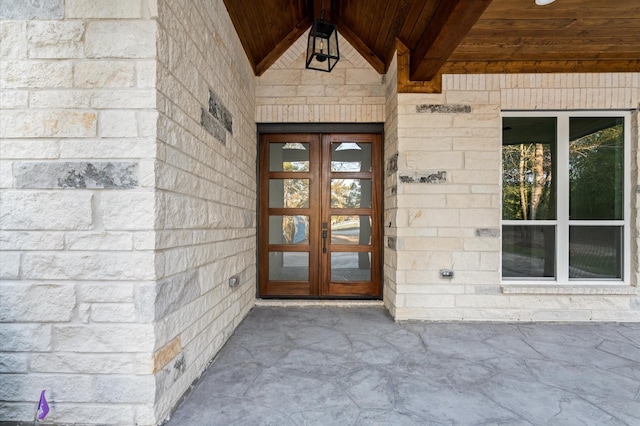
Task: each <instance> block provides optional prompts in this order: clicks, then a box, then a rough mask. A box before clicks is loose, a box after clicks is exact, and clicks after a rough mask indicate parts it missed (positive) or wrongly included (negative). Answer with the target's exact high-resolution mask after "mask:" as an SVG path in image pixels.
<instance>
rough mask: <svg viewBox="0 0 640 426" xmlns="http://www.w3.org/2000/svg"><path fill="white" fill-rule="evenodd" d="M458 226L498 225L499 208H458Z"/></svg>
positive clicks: (481, 226)
mask: <svg viewBox="0 0 640 426" xmlns="http://www.w3.org/2000/svg"><path fill="white" fill-rule="evenodd" d="M460 226H463V227H470V228H487V227H499V226H500V209H497V208H496V209H486V208H485V209H483V208H469V209H462V210H460Z"/></svg>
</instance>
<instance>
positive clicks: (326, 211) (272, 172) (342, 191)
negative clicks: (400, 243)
mask: <svg viewBox="0 0 640 426" xmlns="http://www.w3.org/2000/svg"><path fill="white" fill-rule="evenodd" d="M381 157H382V147H381V137H380V135H379V134H370V133H365V134H318V133H305V134H300V133H297V134H265V135H261V137H260V178H259V179H260V180H259V187H260V195H259V199H260V201H259V213H258V232H259V235H258V267H259V271H258V277H259V278H258V280H259V295H260V296H261V297H314V298H341V297H358V298H378V297H380V294H381V292H380V288H381V285H380V279H381V239H382V219H381V214H382V208H381V207H382V191H381V188H382V184H381V176H380V174H381Z"/></svg>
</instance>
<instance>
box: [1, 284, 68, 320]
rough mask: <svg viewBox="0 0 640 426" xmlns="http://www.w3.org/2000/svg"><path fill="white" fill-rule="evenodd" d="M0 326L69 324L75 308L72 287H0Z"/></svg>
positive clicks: (29, 285)
mask: <svg viewBox="0 0 640 426" xmlns="http://www.w3.org/2000/svg"><path fill="white" fill-rule="evenodd" d="M3 287H4V288H3V290H2V297H1V298H0V321H2V322H9V321H12V322H64V321H70V320H71V318H72V316H73V309H74V307H75V306H76V295H75V288H74V285H73V284H23V283H5V284H3Z"/></svg>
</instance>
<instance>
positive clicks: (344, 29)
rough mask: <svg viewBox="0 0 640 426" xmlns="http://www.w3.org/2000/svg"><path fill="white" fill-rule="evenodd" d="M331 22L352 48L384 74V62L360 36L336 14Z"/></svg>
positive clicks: (385, 68)
mask: <svg viewBox="0 0 640 426" xmlns="http://www.w3.org/2000/svg"><path fill="white" fill-rule="evenodd" d="M332 19H333V23H335V24H336V25H337V27H338V32H339V33H340V35H341V36H342V37H344V39H345V40H346V41H348V42H349V43H350V44H351V46H353V48H354V49H356V50H357V51H358V53H360V54H361V55H362V57H363V58H364V59H365V60H366V61H367V62H368V63H369V65H371V66H372V67H373V69H374V70H376V71H377V72H378V73H379V74H385V73H386V72H387V66H386V64H385V62H384V61H383V60H382V59H380V58H379V57H378V55H376V54H375V52H374V51H373V50H371V49H370V48H369V46H367V45H366V44H365V43H364V42H363V41H362V39H361V38H360V37H358V36H357V35H356V33H354V32H353V31H351V28H349V26H348V25H347V24H345V23H344V21H342V19H340V17H339V16H338V15H336V14H334V15H333V16H332Z"/></svg>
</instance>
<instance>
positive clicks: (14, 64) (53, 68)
mask: <svg viewBox="0 0 640 426" xmlns="http://www.w3.org/2000/svg"><path fill="white" fill-rule="evenodd" d="M72 86H73V63H72V62H71V61H46V60H23V61H16V60H3V61H0V88H2V89H12V88H15V89H19V88H30V89H35V88H39V89H44V88H70V87H72Z"/></svg>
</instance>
